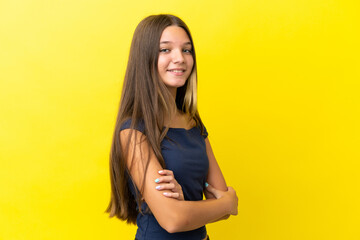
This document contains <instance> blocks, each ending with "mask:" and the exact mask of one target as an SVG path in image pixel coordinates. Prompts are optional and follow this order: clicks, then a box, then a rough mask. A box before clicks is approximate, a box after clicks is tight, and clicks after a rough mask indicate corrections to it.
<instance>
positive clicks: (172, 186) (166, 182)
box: [155, 169, 184, 200]
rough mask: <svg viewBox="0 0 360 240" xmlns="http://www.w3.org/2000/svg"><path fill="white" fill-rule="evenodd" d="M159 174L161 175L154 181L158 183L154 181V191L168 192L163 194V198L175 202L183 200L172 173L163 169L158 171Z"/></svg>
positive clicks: (179, 187) (181, 192)
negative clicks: (175, 200) (174, 200)
mask: <svg viewBox="0 0 360 240" xmlns="http://www.w3.org/2000/svg"><path fill="white" fill-rule="evenodd" d="M159 174H160V175H161V177H159V178H158V179H156V180H158V181H155V182H156V183H157V184H158V185H157V186H156V189H157V190H159V191H163V190H170V191H164V192H163V194H164V196H165V197H169V198H174V199H177V200H184V194H183V191H182V188H181V186H180V184H179V183H178V182H177V181H176V179H175V177H174V173H173V171H171V170H166V169H164V170H160V171H159Z"/></svg>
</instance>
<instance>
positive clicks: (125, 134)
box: [107, 14, 238, 240]
mask: <svg viewBox="0 0 360 240" xmlns="http://www.w3.org/2000/svg"><path fill="white" fill-rule="evenodd" d="M196 85H197V72H196V58H195V49H194V44H193V41H192V38H191V35H190V31H189V29H188V27H187V26H186V25H185V23H184V22H183V21H182V20H181V19H179V18H178V17H175V16H173V15H163V14H162V15H153V16H149V17H147V18H145V19H144V20H142V21H141V22H140V23H139V25H138V26H137V28H136V30H135V33H134V36H133V40H132V44H131V49H130V56H129V60H128V65H127V69H126V74H125V80H124V86H123V90H122V96H121V101H120V109H119V113H118V117H117V122H116V127H115V132H114V137H113V142H112V149H111V154H110V178H111V200H110V204H109V206H108V208H107V212H108V213H110V217H113V216H117V217H118V218H120V219H122V220H126V221H127V222H128V223H134V224H135V223H137V226H138V229H137V233H136V239H138V240H144V239H157V240H159V239H171V240H177V239H179V240H180V239H186V240H191V239H194V240H202V239H208V236H207V232H206V228H205V224H207V223H210V222H215V221H219V220H221V219H226V218H228V217H229V215H237V204H238V199H237V196H236V193H235V191H234V190H233V189H232V188H231V187H227V186H226V183H225V180H224V177H223V175H222V173H221V170H220V168H219V166H218V164H217V162H216V159H215V157H214V154H213V152H212V149H211V146H210V142H209V138H208V137H207V136H208V134H207V131H206V128H205V126H204V125H203V123H202V121H201V118H200V116H199V113H198V111H197V99H196ZM203 193H204V194H205V197H206V200H203Z"/></svg>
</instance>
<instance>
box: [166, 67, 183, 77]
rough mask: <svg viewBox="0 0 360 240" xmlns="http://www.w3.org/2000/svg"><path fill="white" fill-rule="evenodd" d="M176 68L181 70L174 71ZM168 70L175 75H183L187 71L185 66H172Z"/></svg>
mask: <svg viewBox="0 0 360 240" xmlns="http://www.w3.org/2000/svg"><path fill="white" fill-rule="evenodd" d="M174 70H180V71H181V72H173V71H174ZM166 71H167V72H169V73H170V74H172V75H175V76H182V75H184V73H185V72H186V70H185V69H184V68H171V69H167V70H166Z"/></svg>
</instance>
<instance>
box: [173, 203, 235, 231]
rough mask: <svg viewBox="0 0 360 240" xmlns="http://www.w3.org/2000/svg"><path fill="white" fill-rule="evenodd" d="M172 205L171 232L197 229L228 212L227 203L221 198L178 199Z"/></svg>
mask: <svg viewBox="0 0 360 240" xmlns="http://www.w3.org/2000/svg"><path fill="white" fill-rule="evenodd" d="M174 207H175V209H174V214H175V217H174V220H175V221H174V223H173V229H171V232H183V231H190V230H193V229H197V228H199V227H202V226H204V225H206V224H207V223H211V222H215V221H217V220H218V219H220V218H223V217H224V216H226V215H228V214H229V207H228V203H227V202H226V200H225V199H223V198H220V199H208V200H202V201H178V202H176V204H175V206H174Z"/></svg>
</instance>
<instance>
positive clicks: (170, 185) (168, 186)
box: [155, 183, 176, 191]
mask: <svg viewBox="0 0 360 240" xmlns="http://www.w3.org/2000/svg"><path fill="white" fill-rule="evenodd" d="M155 188H156V189H157V190H172V191H174V190H176V186H175V184H174V183H168V184H159V185H157V186H156V187H155Z"/></svg>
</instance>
